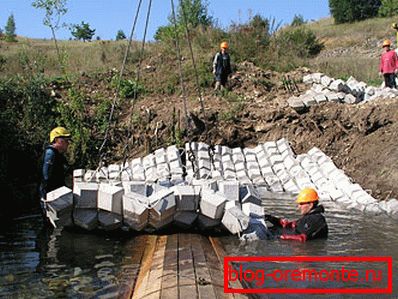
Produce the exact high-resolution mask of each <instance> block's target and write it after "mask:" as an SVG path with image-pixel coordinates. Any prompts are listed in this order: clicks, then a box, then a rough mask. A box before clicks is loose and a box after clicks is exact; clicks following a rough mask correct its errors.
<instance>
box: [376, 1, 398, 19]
mask: <svg viewBox="0 0 398 299" xmlns="http://www.w3.org/2000/svg"><path fill="white" fill-rule="evenodd" d="M395 15H398V1H397V0H381V6H380V8H379V16H380V17H392V16H395Z"/></svg>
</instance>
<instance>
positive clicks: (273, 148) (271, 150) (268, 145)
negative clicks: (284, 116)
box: [263, 141, 279, 156]
mask: <svg viewBox="0 0 398 299" xmlns="http://www.w3.org/2000/svg"><path fill="white" fill-rule="evenodd" d="M263 148H264V151H265V152H266V153H267V154H268V156H270V155H272V154H279V151H278V147H277V145H276V142H275V141H268V142H265V143H264V145H263Z"/></svg>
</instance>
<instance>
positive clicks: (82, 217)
mask: <svg viewBox="0 0 398 299" xmlns="http://www.w3.org/2000/svg"><path fill="white" fill-rule="evenodd" d="M73 221H74V223H75V224H76V225H77V226H79V227H81V228H84V229H86V230H93V229H95V228H97V226H98V213H97V210H96V209H75V210H74V211H73Z"/></svg>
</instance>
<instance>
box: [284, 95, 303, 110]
mask: <svg viewBox="0 0 398 299" xmlns="http://www.w3.org/2000/svg"><path fill="white" fill-rule="evenodd" d="M287 103H288V105H289V106H290V107H292V108H293V109H294V110H296V111H298V112H300V111H302V110H303V109H304V108H305V104H304V103H303V101H302V100H301V99H300V98H298V97H290V98H288V99H287Z"/></svg>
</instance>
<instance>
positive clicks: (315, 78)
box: [312, 73, 324, 84]
mask: <svg viewBox="0 0 398 299" xmlns="http://www.w3.org/2000/svg"><path fill="white" fill-rule="evenodd" d="M323 76H324V75H323V74H322V73H313V74H312V81H313V82H314V83H318V84H319V83H321V79H322V77H323Z"/></svg>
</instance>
